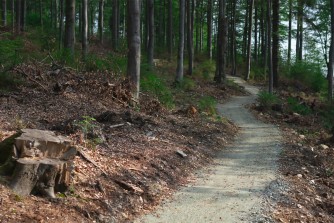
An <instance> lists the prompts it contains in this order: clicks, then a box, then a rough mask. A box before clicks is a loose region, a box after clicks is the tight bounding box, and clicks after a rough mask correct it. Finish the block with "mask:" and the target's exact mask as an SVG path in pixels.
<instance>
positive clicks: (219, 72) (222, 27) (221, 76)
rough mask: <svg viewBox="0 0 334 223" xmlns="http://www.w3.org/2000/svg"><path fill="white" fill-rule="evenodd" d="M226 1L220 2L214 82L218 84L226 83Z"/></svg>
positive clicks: (221, 0) (220, 0)
mask: <svg viewBox="0 0 334 223" xmlns="http://www.w3.org/2000/svg"><path fill="white" fill-rule="evenodd" d="M225 6H226V2H225V0H219V13H218V37H217V59H216V73H215V78H214V80H215V81H216V83H218V84H219V83H222V82H223V81H225V78H226V74H225V65H226V64H225V50H226V44H227V29H228V24H227V19H226V18H225Z"/></svg>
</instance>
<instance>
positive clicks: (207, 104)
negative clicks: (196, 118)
mask: <svg viewBox="0 0 334 223" xmlns="http://www.w3.org/2000/svg"><path fill="white" fill-rule="evenodd" d="M216 106H217V101H216V99H215V98H213V97H211V96H204V97H202V98H201V99H200V100H199V101H198V108H199V109H200V110H201V111H202V112H206V113H208V114H209V115H211V116H212V115H216V114H217V111H216Z"/></svg>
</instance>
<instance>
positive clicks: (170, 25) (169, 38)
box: [167, 0, 173, 60]
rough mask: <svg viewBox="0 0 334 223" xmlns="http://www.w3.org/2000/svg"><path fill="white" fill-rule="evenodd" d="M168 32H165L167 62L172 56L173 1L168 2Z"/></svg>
mask: <svg viewBox="0 0 334 223" xmlns="http://www.w3.org/2000/svg"><path fill="white" fill-rule="evenodd" d="M167 26H168V32H167V48H168V53H169V60H172V56H173V0H168V25H167Z"/></svg>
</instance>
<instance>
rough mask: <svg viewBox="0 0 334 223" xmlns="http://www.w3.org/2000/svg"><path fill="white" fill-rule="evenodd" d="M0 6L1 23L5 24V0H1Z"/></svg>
mask: <svg viewBox="0 0 334 223" xmlns="http://www.w3.org/2000/svg"><path fill="white" fill-rule="evenodd" d="M1 6H2V11H1V19H2V25H3V26H7V1H6V0H2V1H1Z"/></svg>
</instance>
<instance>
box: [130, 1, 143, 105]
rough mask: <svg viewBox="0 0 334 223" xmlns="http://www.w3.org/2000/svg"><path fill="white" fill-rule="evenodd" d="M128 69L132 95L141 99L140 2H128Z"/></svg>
mask: <svg viewBox="0 0 334 223" xmlns="http://www.w3.org/2000/svg"><path fill="white" fill-rule="evenodd" d="M127 4H128V22H127V24H128V26H127V27H128V28H127V32H128V48H129V50H128V67H127V75H128V78H129V80H130V84H131V90H132V95H133V97H134V98H135V99H138V98H139V80H140V56H141V51H140V43H141V40H140V0H128V2H127Z"/></svg>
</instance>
